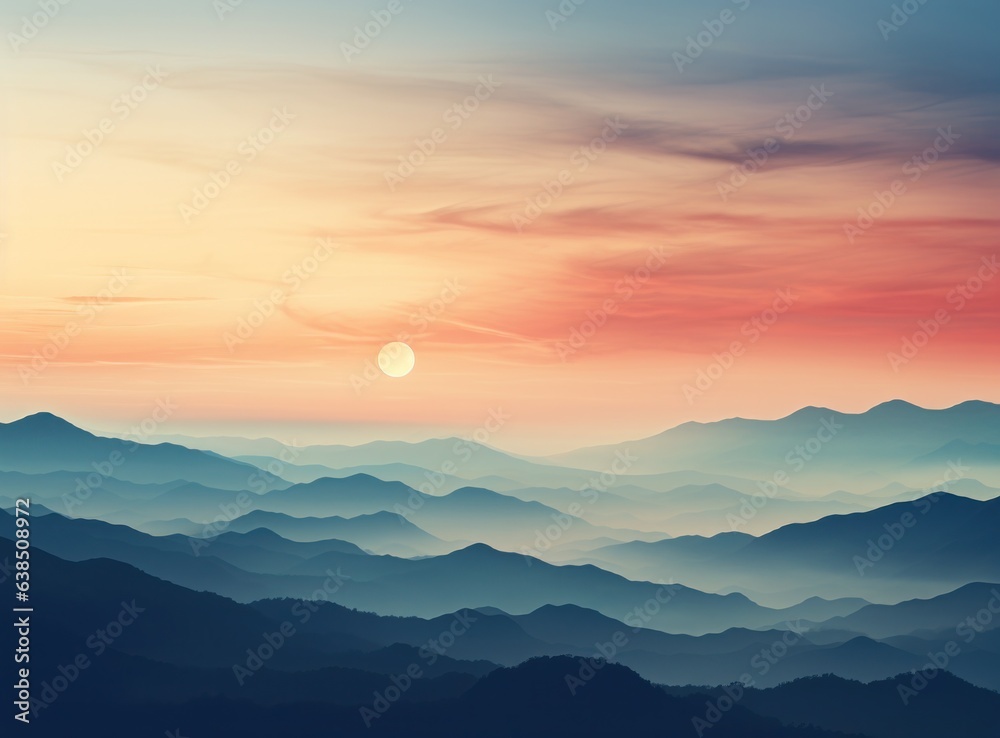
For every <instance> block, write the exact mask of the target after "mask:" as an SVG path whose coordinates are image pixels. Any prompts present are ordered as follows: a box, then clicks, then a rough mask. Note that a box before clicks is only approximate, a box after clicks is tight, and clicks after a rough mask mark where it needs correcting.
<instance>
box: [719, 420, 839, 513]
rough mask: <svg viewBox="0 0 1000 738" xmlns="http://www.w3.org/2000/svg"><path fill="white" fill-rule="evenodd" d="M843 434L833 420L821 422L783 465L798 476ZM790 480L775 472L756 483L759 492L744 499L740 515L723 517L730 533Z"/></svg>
mask: <svg viewBox="0 0 1000 738" xmlns="http://www.w3.org/2000/svg"><path fill="white" fill-rule="evenodd" d="M842 430H844V426H843V425H841V424H840V423H838V422H837V419H836V418H834V417H833V416H831V417H829V418H823V419H822V420H820V422H819V428H817V429H816V433H815V434H814V435H813V436H811V437H810V438H808V439H806V440H805V441H803V442H802V443H797V444H795V446H793V447H792V448H791V449H789V451H788V453H787V454H785V464H786V465H787V466H788V467H789V468H791V470H792V473H795V474H797V473H799V472H801V471H802V470H803V469H805V468H806V465H807V464H808V463H809V462H810V461H812V460H813V459H815V458H816V457H817V456H819V454H820V452H821V451H822V450H823V448H824V447H825V446H826V444H828V443H830V441H832V440H833V439H834V438H836V436H837V434H838V433H839V432H840V431H842ZM790 479H791V476H790V473H789V472H788V470H787V469H778V470H777V471H776V472H774V474H772V475H771V478H770V479H769V480H763V481H758V482H757V488H758V489H759V490H760V492H755V493H754V494H752V495H750V496H749V497H747V496H744V497H743V502H742V504H741V505H740V510H739V515H736V514H735V513H729V514H727V515H726V522H728V523H729V529H730V530H733V531H735V530H739V529H740V528H742V527H744V526H745V525H746V524H747V523H749V522H750V521H751V520H753V519H754V518H755V517H757V513H758V512H760V511H761V510H763V509H764V508H765V507H766V506H767V503H768V502H770V501H771V500H773V499H774V498H775V497H777V496H778V492H779V488H780V487H784V486H786V485H787V484H788V483H789V480H790Z"/></svg>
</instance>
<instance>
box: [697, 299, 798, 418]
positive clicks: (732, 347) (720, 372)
mask: <svg viewBox="0 0 1000 738" xmlns="http://www.w3.org/2000/svg"><path fill="white" fill-rule="evenodd" d="M775 294H776V297H775V298H774V300H772V301H771V306H770V307H767V308H765V309H764V310H763V311H761V313H760V314H758V315H755V316H754V317H752V318H751V319H750V320H748V321H747V322H746V323H744V324H743V325H742V326H741V327H740V335H742V336H744V337H745V338H746V339H747V340H746V341H745V342H744V341H742V340H734V341H732V342H731V343H730V344H729V346H728V348H726V349H724V350H723V351H721V352H719V353H715V354H712V361H711V362H710V363H709V365H708V366H706V367H705V368H704V369H699V370H698V373H697V375H695V380H694V384H690V383H689V384H685V385H684V386H683V387H682V388H681V390H682V392H683V393H684V399H686V400H687V402H688V405H694V403H695V401H696V400H697V399H698V398H699V397H701V396H702V395H704V394H705V393H706V392H708V391H709V390H710V389H712V387H714V386H715V383H716V382H718V381H719V380H720V379H722V377H723V376H724V375H725V374H726V372H728V371H729V370H730V369H732V368H733V366H735V365H736V360H737V359H739V358H740V357H742V356H744V355H745V354H746V352H747V350H748V349H749V348H750V347H751V346H753V345H754V344H756V343H757V342H758V341H760V339H761V338H763V336H764V335H765V334H766V333H767V332H768V331H769V330H771V328H773V327H774V325H775V324H776V323H777V322H778V321H779V320H780V319H781V316H782V315H784V314H785V313H787V312H788V311H789V310H791V309H792V306H793V305H795V303H796V302H798V301H799V297H800V296H799V295H796V294H795V293H793V292H792V289H791V288H787V289H783V290H778V291H777V292H776V293H775Z"/></svg>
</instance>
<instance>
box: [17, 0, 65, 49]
mask: <svg viewBox="0 0 1000 738" xmlns="http://www.w3.org/2000/svg"><path fill="white" fill-rule="evenodd" d="M70 2H72V0H38V10H36V11H35V12H34V13H32V14H31V15H25V16H22V17H21V28H20V29H19V30H20V33H14V32H11V33H8V34H7V43H9V44H10V48H11V49H12V50H13V51H14V53H15V54H17V53H20V51H21V49H22V48H24V46H25V45H26V44H28V43H29V42H31V41H33V40H35V39H36V38H37V37H38V34H40V33H41V32H42V31H43V30H45V29H46V28H48V26H49V24H50V23H51V22H52V21H53V20H55V18H56V17H57V16H58V15H59V14H60V13H61V12H62V9H63V8H64V7H66V6H67V5H69V4H70Z"/></svg>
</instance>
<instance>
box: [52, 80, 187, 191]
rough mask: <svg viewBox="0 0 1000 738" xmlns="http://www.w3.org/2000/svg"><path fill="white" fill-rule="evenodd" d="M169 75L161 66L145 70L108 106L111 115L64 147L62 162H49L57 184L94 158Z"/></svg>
mask: <svg viewBox="0 0 1000 738" xmlns="http://www.w3.org/2000/svg"><path fill="white" fill-rule="evenodd" d="M169 76H170V74H169V73H167V72H164V71H163V70H162V69H161V68H160V65H159V64H157V65H156V67H155V68H153V67H146V76H145V77H143V78H142V80H141V81H140V82H139V83H138V84H136V85H135V86H134V87H132V88H130V89H129V90H127V91H125V92H123V93H122V94H121V95H119V96H118V97H116V98H115V99H114V101H112V103H111V115H110V116H106V117H104V118H101V120H99V121H98V122H97V125H96V126H94V127H93V128H84V129H83V130H82V131H81V136H82V137H81V138H80V139H79V140H78V141H77V142H76V143H74V144H67V145H66V153H65V156H63V158H62V160H60V161H54V162H52V171H53V173H54V174H55V175H56V179H58V180H59V181H60V182H62V181H64V180H65V179H66V177H67V176H68V175H70V174H72V173H73V172H75V171H76V170H77V169H79V168H80V167H81V166H83V163H84V162H85V161H86V160H87V159H89V158H90V157H91V156H93V154H94V152H96V151H97V149H98V148H100V147H101V145H102V144H103V143H104V142H105V141H107V140H108V138H109V137H110V136H111V135H113V134H114V133H115V131H117V130H118V125H119V124H120V123H123V122H124V121H126V120H128V119H129V117H131V115H132V113H134V112H135V111H136V110H138V108H139V106H140V105H141V104H142V103H144V102H145V101H146V100H148V99H149V95H150V93H152V92H154V91H156V90H157V89H159V88H160V86H161V85H162V84H163V81H164V80H165V79H166V78H167V77H169Z"/></svg>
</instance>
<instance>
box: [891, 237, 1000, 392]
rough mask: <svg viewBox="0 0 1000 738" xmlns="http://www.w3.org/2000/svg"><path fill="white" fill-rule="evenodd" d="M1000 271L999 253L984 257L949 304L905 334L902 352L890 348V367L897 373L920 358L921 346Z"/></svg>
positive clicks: (955, 290)
mask: <svg viewBox="0 0 1000 738" xmlns="http://www.w3.org/2000/svg"><path fill="white" fill-rule="evenodd" d="M997 272H1000V264H998V263H997V255H996V254H994V255H993V256H989V257H987V256H984V257H983V258H982V265H981V266H979V268H978V269H977V270H976V273H975V274H974V275H973V276H971V277H969V278H968V279H967V280H966V281H965V282H964V283H962V284H957V285H955V286H954V287H953V288H952V289H951V290H950V291H949V292H948V295H947V296H946V297H945V302H946V303H947V305H948V306H947V307H942V308H938V309H937V310H935V311H934V314H933V315H932V316H931V317H929V318H926V319H923V318H922V319H920V320H918V321H917V329H916V330H915V331H914V332H913V333H911V334H910V335H908V336H903V338H902V339H901V340H900V346H899V351H898V352H896V351H890V352H889V353H887V354H886V359H888V360H889V366H891V367H892V370H893V371H894V372H896V373H897V374H898V373H899V371H900V370H901V369H902V368H903V367H904V366H906V365H907V364H909V363H910V362H911V361H913V360H914V359H915V358H917V354H919V353H920V351H921V349H923V348H925V347H926V346H927V345H928V344H930V342H931V339H932V338H934V337H936V336H937V335H938V334H939V333H941V331H942V330H944V328H945V326H947V325H948V324H949V323H951V319H952V317H953V314H954V313H960V312H962V311H963V310H965V307H966V306H967V305H968V304H969V302H971V301H972V300H975V299H976V298H977V297H978V296H979V294H980V293H981V292H982V291H983V290H984V289H986V287H987V286H989V284H990V283H991V282H992V281H993V279H994V278H995V277H996V275H997Z"/></svg>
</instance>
